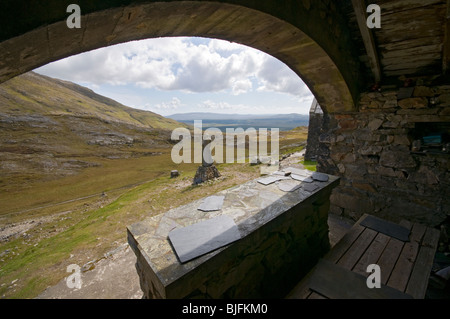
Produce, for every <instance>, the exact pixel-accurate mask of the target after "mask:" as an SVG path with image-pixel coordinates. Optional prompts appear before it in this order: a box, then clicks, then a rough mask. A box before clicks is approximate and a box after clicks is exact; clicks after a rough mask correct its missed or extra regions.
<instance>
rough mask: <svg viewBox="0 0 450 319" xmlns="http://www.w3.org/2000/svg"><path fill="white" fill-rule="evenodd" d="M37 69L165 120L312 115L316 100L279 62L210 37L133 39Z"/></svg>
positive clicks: (263, 54)
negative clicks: (199, 115)
mask: <svg viewBox="0 0 450 319" xmlns="http://www.w3.org/2000/svg"><path fill="white" fill-rule="evenodd" d="M35 71H36V72H38V73H40V74H44V75H48V76H51V77H55V78H59V79H64V80H68V81H72V82H75V83H78V84H81V85H84V86H87V87H89V88H90V89H92V90H94V91H95V92H97V93H99V94H101V95H105V96H107V97H110V98H112V99H114V100H116V101H118V102H120V103H122V104H124V105H127V106H131V107H135V108H139V109H144V110H149V111H152V112H156V113H158V114H161V115H170V114H175V113H187V112H215V113H240V114H275V113H301V114H307V113H308V112H309V108H310V106H311V102H312V99H313V96H312V94H311V92H310V91H309V89H308V87H307V86H306V85H305V84H304V83H303V82H302V80H301V79H300V78H299V77H298V76H297V75H296V74H295V73H294V72H293V71H292V70H291V69H289V68H288V67H287V66H286V65H285V64H284V63H282V62H281V61H279V60H277V59H275V58H273V57H271V56H269V55H267V54H265V53H263V52H261V51H258V50H255V49H253V48H250V47H246V46H242V45H238V44H236V43H231V42H228V41H222V40H215V39H205V38H183V37H177V38H158V39H148V40H141V41H133V42H128V43H124V44H120V45H115V46H111V47H107V48H102V49H98V50H94V51H90V52H86V53H83V54H80V55H76V56H72V57H69V58H66V59H63V60H60V61H57V62H54V63H51V64H48V65H45V66H43V67H41V68H39V69H36V70H35Z"/></svg>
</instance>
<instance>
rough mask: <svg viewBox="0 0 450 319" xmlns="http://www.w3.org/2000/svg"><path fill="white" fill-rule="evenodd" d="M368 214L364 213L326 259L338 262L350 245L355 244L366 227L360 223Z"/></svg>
mask: <svg viewBox="0 0 450 319" xmlns="http://www.w3.org/2000/svg"><path fill="white" fill-rule="evenodd" d="M365 216H367V215H366V214H364V215H363V216H362V217H361V218H360V219H359V220H358V221H357V222H356V223H355V224H354V225H353V226H352V228H350V230H349V231H348V232H347V233H346V234H345V235H344V236H343V237H342V238H341V240H339V242H338V243H337V244H336V245H335V246H334V247H333V249H331V250H330V251H329V252H328V253H327V254H326V255H325V257H324V259H326V260H329V261H331V262H334V263H336V262H337V261H338V260H339V259H340V258H341V257H342V255H344V254H345V252H346V251H347V250H348V249H349V247H350V246H351V245H352V244H353V242H354V241H355V240H357V238H358V237H359V235H360V234H361V233H362V232H363V230H364V229H365V227H363V226H361V225H359V223H360V222H361V220H362V219H363V218H364V217H365Z"/></svg>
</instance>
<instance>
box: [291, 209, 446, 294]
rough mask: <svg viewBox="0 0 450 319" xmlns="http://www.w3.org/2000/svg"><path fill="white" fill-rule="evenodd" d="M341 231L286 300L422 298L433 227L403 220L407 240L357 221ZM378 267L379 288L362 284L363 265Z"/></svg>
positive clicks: (434, 238) (435, 232)
mask: <svg viewBox="0 0 450 319" xmlns="http://www.w3.org/2000/svg"><path fill="white" fill-rule="evenodd" d="M365 216H367V214H365V215H363V216H362V217H361V218H360V219H359V220H358V222H356V223H355V225H353V227H352V228H351V229H350V230H349V231H348V232H347V234H346V235H344V237H342V239H341V240H340V241H339V242H338V243H337V244H336V245H335V246H334V247H333V248H332V249H331V250H330V251H329V252H328V253H327V254H326V255H325V257H324V258H323V259H321V260H320V261H319V263H318V264H317V265H316V266H315V267H314V268H313V269H312V270H311V271H310V272H309V273H308V275H307V276H306V277H305V278H304V279H303V280H302V281H301V282H300V283H299V284H298V285H297V286H296V287H295V288H294V289H293V291H292V292H291V294H290V296H288V298H308V299H323V298H331V299H334V298H411V297H412V298H424V297H425V292H426V288H427V285H428V280H429V275H430V272H431V267H432V263H433V257H434V253H435V252H436V249H437V245H438V241H439V231H438V230H436V229H433V228H429V227H427V226H425V225H423V224H418V223H412V222H410V221H406V220H403V221H401V222H400V223H399V224H400V225H402V226H404V227H406V228H407V229H408V230H410V234H409V238H408V239H409V241H408V242H404V241H402V240H399V239H396V238H395V237H391V236H389V235H387V234H384V233H382V232H378V231H376V230H373V229H371V228H368V227H364V226H362V225H361V224H360V222H361V221H362V220H364V218H365ZM370 264H377V265H378V266H380V269H381V283H382V289H379V288H373V289H370V288H368V287H367V283H366V279H367V276H369V275H370V273H367V272H366V270H367V266H368V265H370Z"/></svg>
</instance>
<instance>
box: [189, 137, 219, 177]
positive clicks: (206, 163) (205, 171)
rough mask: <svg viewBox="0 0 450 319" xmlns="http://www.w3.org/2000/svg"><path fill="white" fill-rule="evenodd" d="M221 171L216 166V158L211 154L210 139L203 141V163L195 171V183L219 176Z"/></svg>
mask: <svg viewBox="0 0 450 319" xmlns="http://www.w3.org/2000/svg"><path fill="white" fill-rule="evenodd" d="M219 176H220V173H219V171H218V169H217V168H216V166H214V159H213V157H212V154H211V143H210V140H203V141H202V165H201V166H199V167H198V169H197V172H196V173H195V177H194V182H193V183H192V184H193V185H198V184H201V183H204V182H206V181H208V180H211V179H214V178H216V177H219Z"/></svg>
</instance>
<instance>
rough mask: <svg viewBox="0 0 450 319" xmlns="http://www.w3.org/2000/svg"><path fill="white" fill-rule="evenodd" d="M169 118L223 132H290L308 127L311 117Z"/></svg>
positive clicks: (200, 115) (196, 115) (208, 115)
mask: <svg viewBox="0 0 450 319" xmlns="http://www.w3.org/2000/svg"><path fill="white" fill-rule="evenodd" d="M167 118H170V119H173V120H176V121H178V122H182V123H186V124H188V125H193V124H194V121H195V120H202V126H203V128H204V129H206V128H209V127H217V128H219V129H221V130H223V131H224V130H225V129H226V128H238V127H242V128H243V129H247V128H249V127H254V128H255V129H259V128H268V129H270V128H279V129H280V131H288V130H291V129H293V128H295V127H299V126H308V124H309V115H306V114H297V113H290V114H262V115H261V114H220V113H202V112H194V113H183V114H181V113H179V114H173V115H169V116H167Z"/></svg>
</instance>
